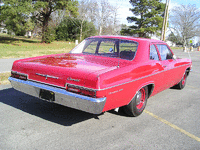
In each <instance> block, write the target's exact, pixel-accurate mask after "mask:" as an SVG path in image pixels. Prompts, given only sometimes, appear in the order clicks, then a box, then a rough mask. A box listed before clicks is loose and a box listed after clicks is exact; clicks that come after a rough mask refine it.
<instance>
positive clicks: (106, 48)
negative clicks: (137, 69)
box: [98, 40, 115, 54]
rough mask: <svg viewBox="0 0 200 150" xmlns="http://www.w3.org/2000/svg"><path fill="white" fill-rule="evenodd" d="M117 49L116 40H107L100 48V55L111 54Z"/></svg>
mask: <svg viewBox="0 0 200 150" xmlns="http://www.w3.org/2000/svg"><path fill="white" fill-rule="evenodd" d="M111 49H112V50H111ZM114 49H115V41H114V40H105V41H102V42H101V44H100V46H99V51H98V53H99V54H105V53H106V54H109V53H113V52H114Z"/></svg>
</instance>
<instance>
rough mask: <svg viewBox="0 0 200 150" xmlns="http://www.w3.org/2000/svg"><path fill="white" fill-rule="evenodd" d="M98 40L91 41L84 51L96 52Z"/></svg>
mask: <svg viewBox="0 0 200 150" xmlns="http://www.w3.org/2000/svg"><path fill="white" fill-rule="evenodd" d="M97 43H98V41H92V42H91V43H90V44H89V45H88V46H87V47H86V48H85V50H84V53H89V54H94V53H95V52H96V48H97Z"/></svg>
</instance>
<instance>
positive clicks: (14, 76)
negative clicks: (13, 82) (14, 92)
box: [11, 72, 27, 80]
mask: <svg viewBox="0 0 200 150" xmlns="http://www.w3.org/2000/svg"><path fill="white" fill-rule="evenodd" d="M11 77H13V78H17V79H21V80H27V75H26V74H21V73H18V72H11Z"/></svg>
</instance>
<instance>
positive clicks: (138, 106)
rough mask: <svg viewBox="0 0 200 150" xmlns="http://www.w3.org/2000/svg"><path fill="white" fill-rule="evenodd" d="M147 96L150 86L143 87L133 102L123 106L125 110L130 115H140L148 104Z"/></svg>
mask: <svg viewBox="0 0 200 150" xmlns="http://www.w3.org/2000/svg"><path fill="white" fill-rule="evenodd" d="M147 98H148V88H147V87H143V88H141V89H140V90H139V91H138V92H137V93H136V95H135V96H134V97H133V99H132V100H131V102H130V103H129V104H128V105H126V106H124V107H123V109H124V112H125V113H126V114H127V115H129V116H133V117H137V116H139V115H140V114H141V113H142V112H143V110H144V108H145V106H146V103H147Z"/></svg>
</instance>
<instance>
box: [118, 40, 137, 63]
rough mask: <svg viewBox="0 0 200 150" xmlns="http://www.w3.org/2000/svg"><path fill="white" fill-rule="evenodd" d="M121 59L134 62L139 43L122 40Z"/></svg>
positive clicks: (120, 46)
mask: <svg viewBox="0 0 200 150" xmlns="http://www.w3.org/2000/svg"><path fill="white" fill-rule="evenodd" d="M119 50H120V58H122V59H128V60H132V59H133V58H134V56H135V53H136V50H137V43H135V42H133V41H126V40H121V41H120V44H119Z"/></svg>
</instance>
